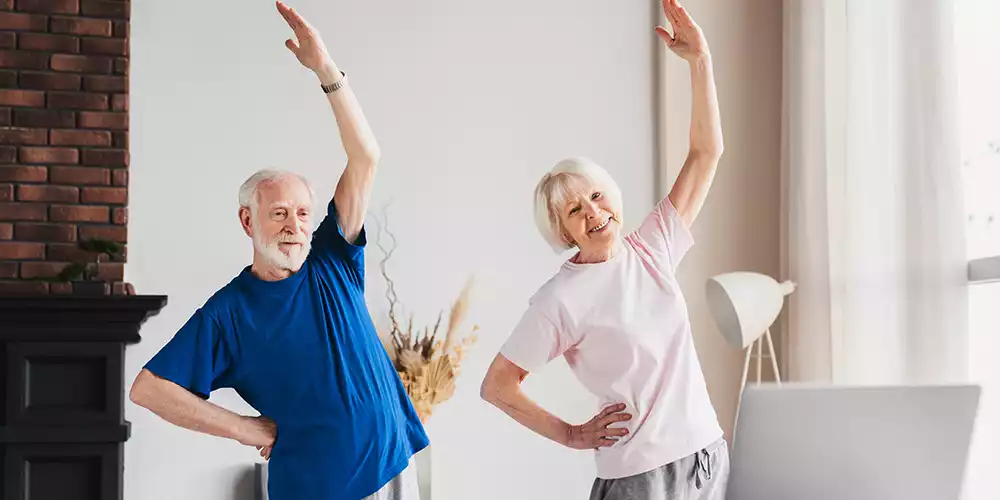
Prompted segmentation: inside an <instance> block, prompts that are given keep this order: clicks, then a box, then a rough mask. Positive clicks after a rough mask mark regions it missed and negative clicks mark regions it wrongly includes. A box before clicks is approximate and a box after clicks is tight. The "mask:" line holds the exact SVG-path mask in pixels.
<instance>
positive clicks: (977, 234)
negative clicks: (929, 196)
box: [955, 0, 1000, 500]
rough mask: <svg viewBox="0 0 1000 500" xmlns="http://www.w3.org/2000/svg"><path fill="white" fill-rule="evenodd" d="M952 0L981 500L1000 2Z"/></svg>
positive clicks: (996, 400)
mask: <svg viewBox="0 0 1000 500" xmlns="http://www.w3.org/2000/svg"><path fill="white" fill-rule="evenodd" d="M955 3H956V19H957V25H956V27H955V28H956V29H955V34H956V42H957V49H958V53H957V55H956V64H957V68H956V69H957V71H958V79H959V82H958V83H959V113H960V115H959V119H960V125H959V126H960V128H961V130H960V132H961V153H962V158H963V163H962V174H963V181H964V184H965V198H966V209H967V215H968V219H967V224H968V225H967V228H966V235H967V238H966V241H967V246H968V254H969V259H970V271H972V270H976V269H980V270H982V269H985V270H987V272H980V271H976V272H970V278H972V282H971V283H970V290H969V292H970V296H969V327H970V330H969V334H970V338H969V348H970V353H969V354H970V356H969V357H970V362H971V375H972V378H973V380H974V381H975V382H978V383H980V384H981V385H982V387H983V395H982V400H981V403H980V404H981V406H980V413H979V416H978V420H977V428H976V434H975V436H974V440H973V444H972V449H971V451H970V462H969V471H968V476H967V478H968V481H967V483H966V491H965V495H964V499H965V500H986V499H991V498H995V497H996V492H997V491H1000V477H998V476H997V474H996V473H995V471H996V469H997V466H1000V425H998V423H1000V363H997V362H996V360H997V359H1000V281H997V282H993V281H992V280H1000V195H998V193H1000V68H998V65H997V64H996V60H997V54H1000V31H997V30H996V29H995V24H996V20H997V19H1000V2H997V1H996V0H959V1H957V2H955ZM984 263H989V264H990V265H987V266H981V264H984ZM987 281H989V282H987Z"/></svg>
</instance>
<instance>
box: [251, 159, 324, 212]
mask: <svg viewBox="0 0 1000 500" xmlns="http://www.w3.org/2000/svg"><path fill="white" fill-rule="evenodd" d="M289 177H293V178H296V179H298V180H300V181H302V183H303V184H305V186H306V189H308V190H309V203H310V204H315V203H316V191H314V190H313V187H312V184H311V183H310V182H309V180H308V179H306V178H305V177H303V176H301V175H299V174H297V173H295V172H290V171H287V170H276V169H261V170H258V171H256V172H254V174H253V175H251V176H250V178H248V179H247V180H246V181H244V182H243V185H242V186H240V195H239V196H240V197H239V201H240V206H241V207H245V208H248V209H250V214H251V215H253V216H254V217H256V216H257V209H258V208H260V187H261V185H263V184H265V183H268V182H275V181H279V180H283V179H287V178H289Z"/></svg>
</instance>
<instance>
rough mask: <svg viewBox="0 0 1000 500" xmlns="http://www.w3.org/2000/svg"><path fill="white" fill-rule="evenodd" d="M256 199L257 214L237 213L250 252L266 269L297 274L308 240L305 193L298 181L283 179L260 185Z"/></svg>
mask: <svg viewBox="0 0 1000 500" xmlns="http://www.w3.org/2000/svg"><path fill="white" fill-rule="evenodd" d="M258 195H259V197H260V198H259V204H258V209H257V213H256V214H251V213H250V211H249V210H246V209H244V210H243V213H241V219H242V220H243V223H244V228H245V229H247V232H248V234H249V235H250V236H251V237H252V238H253V245H254V249H255V250H256V251H257V253H258V254H260V256H262V257H263V258H264V260H265V261H266V263H267V264H269V265H270V266H273V267H275V268H277V269H278V270H285V271H291V272H295V271H298V270H299V268H300V267H302V263H303V262H305V260H306V256H307V255H309V249H310V241H311V239H312V231H313V214H312V197H311V196H310V193H309V189H308V188H307V187H306V185H305V184H304V183H303V182H302V181H301V180H299V179H297V178H295V177H287V178H282V179H278V180H274V181H268V182H264V183H261V185H260V186H259V187H258ZM248 223H249V224H248ZM248 226H249V227H248Z"/></svg>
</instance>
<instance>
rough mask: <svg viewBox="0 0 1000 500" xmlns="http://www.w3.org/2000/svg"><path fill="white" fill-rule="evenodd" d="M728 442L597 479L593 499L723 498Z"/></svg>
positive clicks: (686, 499)
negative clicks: (656, 465) (620, 475)
mask: <svg viewBox="0 0 1000 500" xmlns="http://www.w3.org/2000/svg"><path fill="white" fill-rule="evenodd" d="M728 480H729V446H728V445H727V444H726V441H725V440H724V439H719V440H718V441H716V442H715V443H713V444H711V445H709V446H707V447H705V448H704V449H702V450H699V451H698V452H697V453H695V454H693V455H688V456H686V457H684V458H681V459H680V460H677V461H674V462H671V463H669V464H666V465H663V466H660V467H659V468H656V469H653V470H651V471H649V472H645V473H642V474H638V475H635V476H629V477H623V478H618V479H600V478H598V479H597V480H595V481H594V486H593V488H592V489H591V491H590V500H626V499H627V500H724V498H725V496H726V483H727V482H728Z"/></svg>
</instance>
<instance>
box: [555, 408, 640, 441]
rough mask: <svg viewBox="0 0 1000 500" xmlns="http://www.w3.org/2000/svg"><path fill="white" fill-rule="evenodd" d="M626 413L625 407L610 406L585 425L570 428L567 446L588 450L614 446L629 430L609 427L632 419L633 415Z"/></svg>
mask: <svg viewBox="0 0 1000 500" xmlns="http://www.w3.org/2000/svg"><path fill="white" fill-rule="evenodd" d="M624 411H625V405H624V404H621V403H618V404H616V405H611V406H608V407H607V408H605V409H604V410H602V411H601V412H600V413H598V414H597V415H595V416H594V418H592V419H590V420H589V421H588V422H587V423H585V424H583V425H573V426H570V427H569V430H568V432H567V438H566V446H569V447H570V448H574V449H577V450H588V449H596V448H600V447H602V446H612V445H614V444H615V443H617V442H618V439H620V438H621V437H622V436H625V435H626V434H628V429H626V428H624V427H609V426H610V425H611V424H613V423H616V422H624V421H627V420H631V419H632V415H630V414H628V413H623V412H624Z"/></svg>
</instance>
